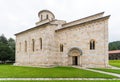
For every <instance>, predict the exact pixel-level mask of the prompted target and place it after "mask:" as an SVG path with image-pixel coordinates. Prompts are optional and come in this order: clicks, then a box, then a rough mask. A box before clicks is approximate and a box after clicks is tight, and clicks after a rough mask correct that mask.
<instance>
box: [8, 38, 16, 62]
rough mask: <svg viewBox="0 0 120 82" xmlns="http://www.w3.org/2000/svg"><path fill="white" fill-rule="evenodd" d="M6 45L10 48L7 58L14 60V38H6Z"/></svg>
mask: <svg viewBox="0 0 120 82" xmlns="http://www.w3.org/2000/svg"><path fill="white" fill-rule="evenodd" d="M8 46H9V48H10V50H11V53H10V54H9V55H10V58H9V60H10V61H14V60H15V40H14V39H13V38H9V39H8Z"/></svg>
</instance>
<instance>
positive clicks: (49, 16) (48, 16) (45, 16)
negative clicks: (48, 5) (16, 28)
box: [38, 10, 55, 21]
mask: <svg viewBox="0 0 120 82" xmlns="http://www.w3.org/2000/svg"><path fill="white" fill-rule="evenodd" d="M38 17H39V19H40V21H42V20H46V19H49V20H50V21H52V20H53V19H55V16H54V14H53V13H52V12H51V11H49V10H42V11H40V12H39V13H38Z"/></svg>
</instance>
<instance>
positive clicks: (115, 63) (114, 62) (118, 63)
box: [109, 60, 120, 67]
mask: <svg viewBox="0 0 120 82" xmlns="http://www.w3.org/2000/svg"><path fill="white" fill-rule="evenodd" d="M109 64H110V65H112V66H116V67H120V60H109Z"/></svg>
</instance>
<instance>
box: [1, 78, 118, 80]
mask: <svg viewBox="0 0 120 82" xmlns="http://www.w3.org/2000/svg"><path fill="white" fill-rule="evenodd" d="M0 80H120V78H113V79H107V78H0Z"/></svg>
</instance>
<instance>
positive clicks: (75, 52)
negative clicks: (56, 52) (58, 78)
mask: <svg viewBox="0 0 120 82" xmlns="http://www.w3.org/2000/svg"><path fill="white" fill-rule="evenodd" d="M81 55H82V51H81V50H80V49H79V48H71V49H70V50H69V52H68V56H69V58H68V63H69V65H79V66H81Z"/></svg>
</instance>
